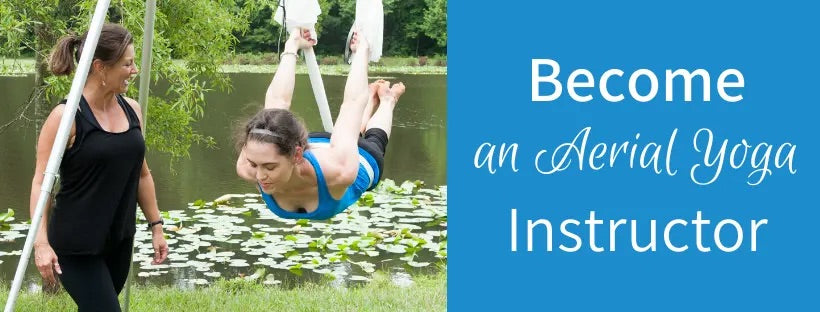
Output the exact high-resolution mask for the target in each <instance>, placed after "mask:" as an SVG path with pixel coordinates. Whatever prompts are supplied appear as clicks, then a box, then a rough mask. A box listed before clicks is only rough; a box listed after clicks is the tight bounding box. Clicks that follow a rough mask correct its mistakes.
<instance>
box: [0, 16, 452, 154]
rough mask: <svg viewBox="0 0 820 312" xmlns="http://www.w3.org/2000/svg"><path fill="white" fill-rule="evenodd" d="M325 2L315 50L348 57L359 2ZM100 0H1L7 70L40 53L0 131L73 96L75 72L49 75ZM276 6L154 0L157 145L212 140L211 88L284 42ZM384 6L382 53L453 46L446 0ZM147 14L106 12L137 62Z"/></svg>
mask: <svg viewBox="0 0 820 312" xmlns="http://www.w3.org/2000/svg"><path fill="white" fill-rule="evenodd" d="M291 1H298V0H291ZM319 2H320V5H321V7H322V12H323V13H322V15H321V16H320V18H319V23H318V25H317V31H318V32H319V40H320V42H321V44H320V45H319V46H318V47H317V53H319V54H324V55H341V54H342V53H343V51H344V50H343V48H344V42H345V39H346V38H347V33H348V30H349V29H350V26H351V25H352V23H353V19H354V15H355V1H353V0H320V1H319ZM96 3H97V1H96V0H3V1H0V74H3V73H8V72H13V71H14V68H15V67H16V66H19V64H15V61H13V60H14V59H16V58H21V57H33V58H34V59H35V75H34V78H33V79H34V85H35V87H34V89H33V90H32V93H31V96H30V98H29V100H28V101H27V103H21V108H20V111H19V116H17V118H14V116H0V133H2V131H3V128H4V127H5V126H7V125H10V124H12V123H13V122H14V121H21V122H26V121H27V120H34V123H35V124H36V127H38V128H39V126H40V125H42V120H43V117H44V116H45V115H47V114H48V112H49V111H51V108H52V107H53V103H54V102H55V101H56V100H58V99H59V98H62V97H65V96H67V95H68V91H69V87H70V77H55V76H52V75H51V73H50V72H49V71H48V70H47V60H48V55H49V53H50V52H51V48H52V47H53V46H54V45H55V43H56V42H57V39H58V38H60V37H61V36H64V35H67V34H77V35H79V34H82V33H83V32H85V31H86V30H87V29H88V26H89V23H90V21H91V16H92V14H93V11H94V7H95V6H96ZM277 4H278V0H157V12H156V22H155V31H154V45H153V49H152V70H151V80H152V81H153V82H157V81H159V80H164V81H167V82H168V84H169V86H170V88H169V89H168V90H167V91H166V92H165V93H164V94H156V91H153V90H152V93H151V95H152V96H151V98H150V108H149V109H148V110H147V111H148V114H149V115H148V118H147V131H146V133H147V137H146V141H147V143H148V147H149V148H150V149H154V150H158V151H160V152H163V153H166V154H169V155H170V156H171V157H172V158H174V159H176V158H180V157H186V156H187V155H188V151H189V149H190V146H191V145H193V144H198V143H204V144H213V139H212V138H209V137H205V136H202V135H200V134H198V133H196V132H195V131H193V128H192V124H193V123H194V122H196V121H197V120H199V119H200V118H201V117H202V116H203V114H204V111H205V110H204V106H205V100H204V98H205V97H204V95H205V92H207V91H209V90H212V89H222V90H225V89H229V88H230V81H229V80H228V77H227V76H226V75H224V74H223V73H221V71H220V66H221V65H222V64H224V63H225V62H226V60H228V59H229V58H230V57H231V56H232V55H233V53H234V52H239V53H256V52H274V51H276V50H277V49H276V44H277V41H278V40H277V37H278V35H279V25H278V24H276V23H275V22H273V21H272V17H273V12H274V11H275V9H276V6H277ZM383 4H384V10H385V30H384V31H385V33H384V44H385V45H384V53H383V55H387V56H391V55H403V56H410V55H434V54H439V55H442V54H446V44H447V33H446V24H447V22H446V5H447V2H446V0H383ZM144 14H145V1H144V0H111V4H110V8H109V11H108V16H107V20H108V22H113V23H120V24H122V25H123V26H124V27H125V28H126V29H128V30H130V31H131V33H132V34H133V36H134V43H135V44H134V48H135V49H136V56H137V64H140V63H141V56H142V51H141V50H142V40H143V33H142V32H143V18H144ZM283 36H286V35H285V34H283ZM283 40H284V38H283ZM9 60H12V61H9ZM174 60H184V61H185V62H175V61H174ZM137 92H138V90H137V87H136V84H134V87H132V88H130V89H129V92H128V94H127V96H130V97H132V98H135V99H136V98H137ZM22 117H25V118H22ZM9 120H12V121H11V122H10V121H9Z"/></svg>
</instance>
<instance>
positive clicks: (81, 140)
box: [48, 95, 145, 255]
mask: <svg viewBox="0 0 820 312" xmlns="http://www.w3.org/2000/svg"><path fill="white" fill-rule="evenodd" d="M64 102H65V101H63V102H62V103H64ZM117 103H118V104H119V106H120V108H121V109H122V110H124V111H125V115H126V116H127V117H128V124H129V126H128V130H126V131H125V132H121V133H110V132H107V131H105V130H103V129H102V127H100V125H99V123H98V122H97V119H96V118H94V114H93V113H92V112H91V108H90V107H89V106H88V102H86V100H85V98H84V97H81V99H80V105H79V110H78V111H77V114H76V116H75V118H74V125H75V129H76V134H75V138H74V144H73V145H72V146H71V147H70V148H68V149H67V150H66V151H65V154H64V155H63V161H62V163H61V164H60V190H59V192H58V193H57V196H56V201H55V203H54V208H53V211H52V213H51V218H50V219H49V223H48V241H49V243H50V244H51V247H52V248H53V249H54V251H55V252H57V253H58V254H74V255H89V254H91V255H94V254H101V253H102V252H103V251H104V250H106V249H108V248H107V247H109V246H114V245H118V244H120V243H122V242H123V241H124V240H126V239H129V240H130V239H132V238H133V236H134V232H135V231H136V227H135V223H136V209H137V187H138V186H139V176H140V170H141V168H142V163H143V160H144V157H145V140H144V139H143V136H142V130H141V128H140V123H139V118H138V117H137V114H136V112H134V110H133V109H132V108H131V106H130V105H128V103H127V102H126V101H125V99H124V98H123V97H122V96H120V95H117Z"/></svg>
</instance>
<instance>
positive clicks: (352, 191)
mask: <svg viewBox="0 0 820 312" xmlns="http://www.w3.org/2000/svg"><path fill="white" fill-rule="evenodd" d="M308 143H309V144H310V145H312V146H316V145H325V144H327V145H329V144H330V139H329V138H308ZM304 157H305V159H307V160H308V161H309V162H310V164H311V165H313V170H314V171H315V172H316V184H317V185H318V187H319V207H317V208H316V210H314V211H312V212H308V213H302V212H292V211H287V210H284V209H282V208H281V207H279V205H278V204H276V200H275V199H274V198H273V196H271V195H270V194H267V193H265V192H263V191H262V188H261V186H258V185H257V187H259V190H260V192H261V193H262V199H263V200H264V201H265V204H267V206H268V209H270V211H272V212H273V213H274V214H276V215H277V216H279V217H281V218H285V219H311V220H325V219H330V218H332V217H333V216H335V215H337V214H339V213H340V212H342V211H344V210H345V209H347V207H350V205H353V203H355V202H356V201H357V200H359V197H361V196H362V194H364V192H365V191H367V190H368V189H370V188H371V187H372V186H373V185H375V184H376V183H377V182H378V181H379V174H380V172H379V166H378V165H377V163H376V159H374V158H373V156H371V155H370V153H368V152H367V151H365V150H364V149H362V148H361V147H359V173H358V174H357V175H356V180H355V181H354V182H353V184H351V185H350V186H349V187H348V188H347V190H345V193H344V195H342V198H341V199H338V200H337V199H335V198H333V196H331V195H330V191H328V189H327V182H326V181H325V176H324V174H323V173H322V168H321V167H320V166H319V161H318V160H317V159H316V156H315V155H313V153H312V152H311V151H310V150H306V151H305V153H304Z"/></svg>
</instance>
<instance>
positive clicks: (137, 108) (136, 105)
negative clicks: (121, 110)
mask: <svg viewBox="0 0 820 312" xmlns="http://www.w3.org/2000/svg"><path fill="white" fill-rule="evenodd" d="M122 98H123V99H124V100H125V103H128V105H130V106H131V108H133V109H134V111H136V112H140V111H141V110H142V107H140V103H139V102H137V100H135V99H132V98H130V97H127V96H122Z"/></svg>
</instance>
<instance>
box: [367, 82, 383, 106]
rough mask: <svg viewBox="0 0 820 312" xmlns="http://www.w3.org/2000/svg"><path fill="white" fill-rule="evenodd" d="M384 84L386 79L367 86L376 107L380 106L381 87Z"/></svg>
mask: <svg viewBox="0 0 820 312" xmlns="http://www.w3.org/2000/svg"><path fill="white" fill-rule="evenodd" d="M384 82H385V81H384V79H379V80H376V81H374V82H372V83H370V85H368V86H367V87H368V88H369V90H368V91H369V92H370V98H371V99H372V101H373V104H375V106H379V86H380V85H381V84H382V83H384Z"/></svg>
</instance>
